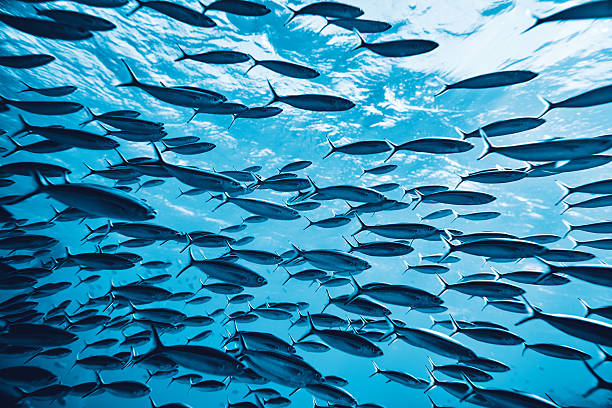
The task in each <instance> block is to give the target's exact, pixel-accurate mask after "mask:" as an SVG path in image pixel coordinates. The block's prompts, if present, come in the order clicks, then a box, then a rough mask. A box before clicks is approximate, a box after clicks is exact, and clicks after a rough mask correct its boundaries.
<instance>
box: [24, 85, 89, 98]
mask: <svg viewBox="0 0 612 408" xmlns="http://www.w3.org/2000/svg"><path fill="white" fill-rule="evenodd" d="M19 82H21V83H22V84H23V85H24V86H25V87H26V89H24V90H23V91H19V93H23V92H35V93H37V94H40V95H44V96H52V97H59V96H66V95H70V94H71V93H73V92H74V91H76V90H77V87H76V86H73V85H65V86H55V87H52V88H33V87H31V86H30V85H28V84H26V83H25V82H23V81H19Z"/></svg>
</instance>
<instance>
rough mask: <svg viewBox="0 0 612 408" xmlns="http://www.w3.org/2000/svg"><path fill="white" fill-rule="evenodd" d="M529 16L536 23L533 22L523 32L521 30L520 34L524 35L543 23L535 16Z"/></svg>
mask: <svg viewBox="0 0 612 408" xmlns="http://www.w3.org/2000/svg"><path fill="white" fill-rule="evenodd" d="M531 16H532V17H533V18H535V19H536V21H535V22H534V23H533V24H532V25H530V26H529V27H527V28H526V29H525V30H523V31H522V32H521V34H525V33H526V32H527V31H531V30H532V29H534V28H536V27H537V26H539V25H540V24H542V23H543V21H542V19H540V18H539V17H537V16H536V15H534V14H531Z"/></svg>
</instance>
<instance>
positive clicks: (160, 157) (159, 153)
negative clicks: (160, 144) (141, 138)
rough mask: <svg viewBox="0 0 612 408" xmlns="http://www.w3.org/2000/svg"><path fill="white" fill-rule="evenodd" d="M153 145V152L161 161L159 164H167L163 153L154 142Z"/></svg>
mask: <svg viewBox="0 0 612 408" xmlns="http://www.w3.org/2000/svg"><path fill="white" fill-rule="evenodd" d="M151 145H152V146H153V150H154V151H155V157H157V160H158V161H159V163H160V164H161V165H164V164H166V162H165V161H164V158H163V156H162V154H161V152H160V151H159V149H158V148H157V145H156V144H155V143H154V142H151Z"/></svg>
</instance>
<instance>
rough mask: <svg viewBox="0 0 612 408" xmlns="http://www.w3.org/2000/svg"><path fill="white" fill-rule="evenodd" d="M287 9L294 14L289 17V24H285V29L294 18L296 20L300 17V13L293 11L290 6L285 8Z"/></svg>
mask: <svg viewBox="0 0 612 408" xmlns="http://www.w3.org/2000/svg"><path fill="white" fill-rule="evenodd" d="M285 7H287V8H288V9H289V11H291V13H292V14H291V17H289V20H287V22H286V23H285V24H283V27H284V26H286V25H287V24H289V23H290V22H291V21H293V19H294V18H296V17H297V16H298V11H297V10H294V9H292V8H291V7H289V6H285Z"/></svg>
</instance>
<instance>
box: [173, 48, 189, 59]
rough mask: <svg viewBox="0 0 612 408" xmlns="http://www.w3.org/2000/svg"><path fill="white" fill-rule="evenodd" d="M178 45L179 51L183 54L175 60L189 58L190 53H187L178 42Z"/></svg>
mask: <svg viewBox="0 0 612 408" xmlns="http://www.w3.org/2000/svg"><path fill="white" fill-rule="evenodd" d="M176 46H177V48H178V49H179V51H180V52H181V56H180V57H178V58H177V59H175V60H174V62H178V61H183V60H185V59H187V58H189V55H187V53H186V52H185V50H184V49H183V48H182V47H181V46H180V45H179V44H178V43H177V44H176Z"/></svg>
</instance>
